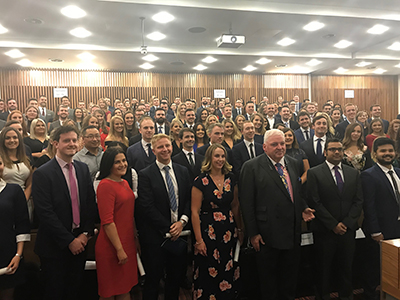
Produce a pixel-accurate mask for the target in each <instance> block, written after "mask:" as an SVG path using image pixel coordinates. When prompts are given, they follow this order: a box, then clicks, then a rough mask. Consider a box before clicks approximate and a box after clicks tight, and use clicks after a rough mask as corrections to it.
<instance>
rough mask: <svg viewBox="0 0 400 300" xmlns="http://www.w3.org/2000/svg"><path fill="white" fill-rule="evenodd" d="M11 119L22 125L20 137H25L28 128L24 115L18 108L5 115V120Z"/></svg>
mask: <svg viewBox="0 0 400 300" xmlns="http://www.w3.org/2000/svg"><path fill="white" fill-rule="evenodd" d="M11 120H15V121H18V122H19V123H20V124H21V126H22V132H23V133H22V137H23V138H24V137H27V136H28V128H27V127H26V122H25V120H24V116H23V114H22V112H20V111H19V110H13V111H12V112H10V114H9V115H8V117H7V121H11Z"/></svg>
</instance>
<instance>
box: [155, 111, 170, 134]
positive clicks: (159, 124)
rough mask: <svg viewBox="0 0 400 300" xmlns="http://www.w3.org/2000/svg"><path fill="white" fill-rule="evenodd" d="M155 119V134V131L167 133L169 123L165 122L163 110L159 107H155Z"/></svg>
mask: <svg viewBox="0 0 400 300" xmlns="http://www.w3.org/2000/svg"><path fill="white" fill-rule="evenodd" d="M154 121H155V128H154V130H155V134H157V133H164V134H166V135H169V124H167V123H166V119H165V110H164V109H162V108H161V107H159V108H157V109H156V113H155V115H154Z"/></svg>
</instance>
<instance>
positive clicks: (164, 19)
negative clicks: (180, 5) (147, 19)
mask: <svg viewBox="0 0 400 300" xmlns="http://www.w3.org/2000/svg"><path fill="white" fill-rule="evenodd" d="M152 19H153V20H154V21H156V22H158V23H162V24H165V23H168V22H171V21H172V20H174V19H175V17H174V16H173V15H171V14H169V13H167V12H166V11H162V12H159V13H158V14H155V15H154V16H153V17H152Z"/></svg>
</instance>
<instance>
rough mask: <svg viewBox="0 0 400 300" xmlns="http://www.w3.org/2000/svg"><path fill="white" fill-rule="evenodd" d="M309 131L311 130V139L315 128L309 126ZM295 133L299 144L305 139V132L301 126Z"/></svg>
mask: <svg viewBox="0 0 400 300" xmlns="http://www.w3.org/2000/svg"><path fill="white" fill-rule="evenodd" d="M308 131H309V132H308V133H309V135H310V139H311V138H312V137H313V136H314V129H311V128H309V129H308ZM294 135H295V136H296V139H297V142H298V143H299V144H300V143H302V142H304V141H305V138H304V134H303V131H302V130H301V128H299V129H296V130H295V131H294Z"/></svg>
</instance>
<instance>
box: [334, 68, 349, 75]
mask: <svg viewBox="0 0 400 300" xmlns="http://www.w3.org/2000/svg"><path fill="white" fill-rule="evenodd" d="M347 71H348V69H345V68H342V67H339V68H337V69H336V70H335V71H333V72H335V73H338V74H341V73H346V72H347Z"/></svg>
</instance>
